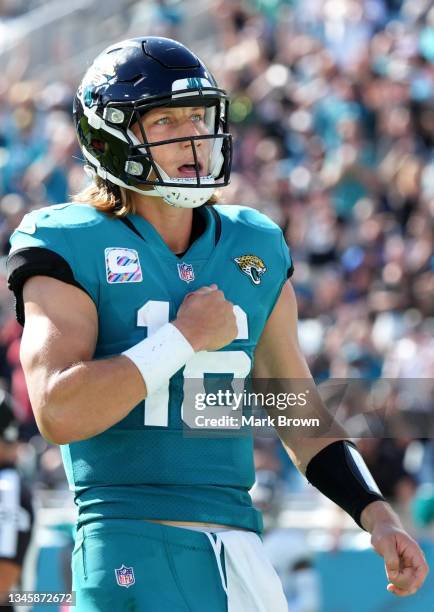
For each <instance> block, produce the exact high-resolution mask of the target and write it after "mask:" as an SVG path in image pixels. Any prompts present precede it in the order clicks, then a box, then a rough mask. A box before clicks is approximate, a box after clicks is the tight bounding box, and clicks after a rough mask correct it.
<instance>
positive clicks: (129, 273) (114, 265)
mask: <svg viewBox="0 0 434 612" xmlns="http://www.w3.org/2000/svg"><path fill="white" fill-rule="evenodd" d="M105 269H106V276H107V282H108V283H110V284H113V283H140V282H141V281H142V280H143V275H142V268H141V266H140V261H139V255H138V253H137V251H136V250H135V249H122V248H118V247H110V248H108V249H106V250H105Z"/></svg>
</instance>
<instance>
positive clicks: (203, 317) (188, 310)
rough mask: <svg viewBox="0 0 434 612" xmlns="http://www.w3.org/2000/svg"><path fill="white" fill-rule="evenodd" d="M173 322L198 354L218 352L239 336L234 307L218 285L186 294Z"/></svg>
mask: <svg viewBox="0 0 434 612" xmlns="http://www.w3.org/2000/svg"><path fill="white" fill-rule="evenodd" d="M172 323H173V325H175V326H176V327H177V328H178V329H179V331H180V332H181V333H182V334H183V335H184V336H185V337H186V338H187V340H188V341H189V342H190V344H191V345H192V347H193V348H194V350H195V351H215V350H217V349H219V348H222V347H223V346H226V345H227V344H230V343H231V342H232V340H234V339H235V338H236V337H237V334H238V328H237V321H236V318H235V314H234V305H233V304H232V302H229V301H228V300H226V299H225V296H224V294H223V292H222V291H220V290H219V289H218V287H217V285H210V286H209V287H201V288H200V289H198V290H197V291H194V292H193V293H189V294H188V295H186V296H185V298H184V301H183V302H182V304H181V306H180V307H179V310H178V313H177V315H176V319H175V320H174V321H172Z"/></svg>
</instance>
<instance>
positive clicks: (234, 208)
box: [214, 204, 281, 234]
mask: <svg viewBox="0 0 434 612" xmlns="http://www.w3.org/2000/svg"><path fill="white" fill-rule="evenodd" d="M214 208H215V210H216V212H218V214H219V215H220V217H221V218H222V219H223V220H224V221H226V222H227V223H228V224H232V225H234V226H236V227H238V228H240V229H243V228H247V229H249V230H257V231H259V232H266V233H275V234H280V233H281V229H280V227H279V226H278V225H277V224H276V223H275V222H274V221H272V220H271V219H270V218H269V217H267V215H265V214H264V213H262V212H260V211H259V210H256V209H255V208H251V207H249V206H240V205H235V204H216V205H215V206H214Z"/></svg>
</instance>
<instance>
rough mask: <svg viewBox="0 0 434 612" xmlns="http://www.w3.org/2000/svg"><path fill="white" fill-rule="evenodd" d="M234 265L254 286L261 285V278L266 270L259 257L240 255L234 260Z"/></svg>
mask: <svg viewBox="0 0 434 612" xmlns="http://www.w3.org/2000/svg"><path fill="white" fill-rule="evenodd" d="M234 261H235V263H236V264H237V266H238V267H239V269H240V270H241V272H243V273H244V274H246V275H247V276H248V277H249V278H250V280H251V281H252V283H253V284H254V285H259V284H260V283H261V276H262V275H263V274H265V272H266V271H267V268H266V266H265V264H264V262H263V261H262V259H261V258H260V257H258V256H257V255H240V256H239V257H235V258H234Z"/></svg>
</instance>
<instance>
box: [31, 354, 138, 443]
mask: <svg viewBox="0 0 434 612" xmlns="http://www.w3.org/2000/svg"><path fill="white" fill-rule="evenodd" d="M145 395H146V386H145V383H144V381H143V378H142V376H141V375H140V372H139V371H138V370H137V368H136V366H135V365H134V364H133V363H132V362H131V361H130V360H129V359H127V358H126V357H124V356H122V355H119V356H116V357H111V358H109V359H100V360H93V361H85V362H81V363H78V364H74V365H72V366H70V367H69V368H66V369H65V370H63V371H61V372H58V373H55V374H53V375H52V376H51V377H50V379H49V384H48V388H47V393H46V394H45V399H44V406H43V407H41V408H40V409H39V410H38V411H37V412H38V413H39V415H40V418H39V421H38V425H39V428H40V430H41V433H42V434H43V435H44V436H45V437H46V438H47V439H48V440H50V441H51V442H54V443H56V444H67V443H69V442H73V441H77V440H85V439H87V438H90V437H92V436H94V435H96V434H98V433H101V432H103V431H105V430H106V429H108V428H109V427H111V426H112V425H114V424H115V423H117V422H118V421H120V420H121V419H123V418H124V417H125V416H126V415H127V414H128V413H129V412H130V410H131V409H132V408H133V407H134V406H136V405H137V404H138V403H139V402H140V401H141V400H143V399H144V397H145ZM35 412H36V411H35Z"/></svg>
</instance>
